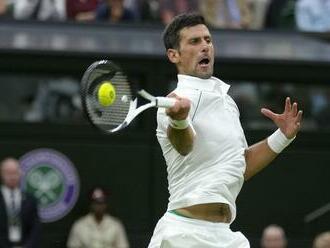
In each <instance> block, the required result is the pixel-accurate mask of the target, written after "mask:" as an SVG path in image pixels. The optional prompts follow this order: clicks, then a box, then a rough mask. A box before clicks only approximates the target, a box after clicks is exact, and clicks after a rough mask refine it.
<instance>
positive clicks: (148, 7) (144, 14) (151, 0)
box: [139, 0, 160, 22]
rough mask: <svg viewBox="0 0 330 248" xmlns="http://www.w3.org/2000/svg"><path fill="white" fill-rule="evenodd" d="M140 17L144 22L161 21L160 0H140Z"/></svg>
mask: <svg viewBox="0 0 330 248" xmlns="http://www.w3.org/2000/svg"><path fill="white" fill-rule="evenodd" d="M139 18H140V20H141V21H143V22H160V10H159V1H157V0H140V1H139Z"/></svg>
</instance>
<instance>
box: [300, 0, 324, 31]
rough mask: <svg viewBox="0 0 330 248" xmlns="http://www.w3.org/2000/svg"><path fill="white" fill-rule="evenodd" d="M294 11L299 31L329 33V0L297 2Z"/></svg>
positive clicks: (302, 0) (301, 0)
mask: <svg viewBox="0 0 330 248" xmlns="http://www.w3.org/2000/svg"><path fill="white" fill-rule="evenodd" d="M295 11H296V23H297V26H298V29H299V30H303V31H311V32H326V31H330V0H298V1H297V3H296V8H295Z"/></svg>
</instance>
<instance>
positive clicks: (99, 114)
mask: <svg viewBox="0 0 330 248" xmlns="http://www.w3.org/2000/svg"><path fill="white" fill-rule="evenodd" d="M95 78H97V77H94V80H95ZM109 81H111V83H112V85H113V86H114V88H115V91H116V99H115V101H114V102H113V103H112V104H111V105H110V106H107V107H104V106H102V105H100V103H99V101H98V96H97V95H98V89H99V86H100V84H102V82H103V81H102V82H99V85H98V87H94V89H93V90H92V94H90V95H89V96H88V101H87V109H88V110H89V111H88V114H89V116H90V118H91V120H92V122H93V123H94V124H95V125H97V126H98V127H99V128H101V129H103V130H109V129H112V128H114V127H116V126H118V125H120V124H121V123H123V121H124V120H125V118H126V116H127V114H128V112H129V107H130V101H131V100H132V98H133V96H132V93H131V88H130V85H129V82H128V80H127V77H126V76H125V75H123V74H122V73H121V72H120V71H117V72H116V73H115V75H114V76H113V77H112V78H110V79H109ZM123 97H124V100H123Z"/></svg>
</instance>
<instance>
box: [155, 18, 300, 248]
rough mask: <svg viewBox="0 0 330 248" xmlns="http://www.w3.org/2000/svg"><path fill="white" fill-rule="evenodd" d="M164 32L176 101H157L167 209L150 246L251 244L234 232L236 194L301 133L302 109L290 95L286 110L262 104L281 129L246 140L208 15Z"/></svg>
mask: <svg viewBox="0 0 330 248" xmlns="http://www.w3.org/2000/svg"><path fill="white" fill-rule="evenodd" d="M163 39H164V43H165V47H166V49H167V56H168V59H169V60H170V62H172V63H174V64H175V65H176V67H177V70H178V84H177V88H176V89H175V90H174V92H172V93H171V94H170V95H169V96H170V97H175V98H176V99H177V103H176V104H175V106H174V107H172V108H170V109H167V110H164V109H159V110H158V114H157V121H158V127H157V138H158V141H159V143H160V145H161V148H162V151H163V154H164V157H165V160H166V163H167V171H168V183H169V192H170V198H169V204H168V211H167V212H166V213H165V215H164V216H163V217H162V218H161V219H160V220H159V222H158V224H157V226H156V228H155V231H154V234H153V237H152V239H151V241H150V244H149V248H159V247H162V248H165V247H167V248H206V247H210V248H211V247H213V248H220V247H223V248H246V247H250V245H249V241H248V240H247V239H246V238H245V237H244V235H243V234H242V233H240V232H233V231H231V229H230V223H232V222H233V220H234V219H235V216H236V206H235V200H236V197H237V195H238V193H239V191H240V189H241V187H242V184H243V182H244V180H247V179H249V178H251V177H252V176H254V175H255V174H256V173H257V172H259V171H260V170H262V169H263V168H264V167H265V166H267V165H268V164H269V163H270V162H271V161H272V160H273V159H274V158H275V157H276V156H277V155H278V154H279V153H280V152H281V151H282V150H283V149H284V148H285V147H286V146H287V145H288V144H289V143H290V142H291V141H292V140H293V139H294V137H295V136H296V134H297V132H298V131H299V128H300V122H301V119H302V111H298V110H297V103H293V104H291V102H290V99H289V98H287V99H286V102H285V109H284V112H283V113H282V114H276V113H273V112H272V111H270V110H269V109H262V110H261V112H262V113H263V114H264V115H265V116H267V117H268V118H270V119H271V120H272V121H273V122H274V123H275V124H276V125H277V126H278V130H277V131H276V132H274V133H273V134H272V135H271V136H270V137H268V138H267V139H265V140H263V141H260V142H259V143H257V144H254V145H252V146H248V145H247V143H246V139H245V136H244V132H243V130H242V127H241V124H240V120H239V111H238V109H237V106H236V104H235V102H234V101H233V100H232V98H231V97H230V96H229V95H228V94H227V92H228V89H229V85H228V84H226V83H224V82H222V81H221V80H219V79H218V78H215V77H213V76H212V74H213V63H214V48H213V44H212V37H211V34H210V32H209V30H208V28H207V26H206V25H205V22H204V19H203V17H202V16H200V15H198V14H182V15H179V16H177V17H176V18H174V19H173V21H172V22H171V23H170V24H169V25H168V26H167V27H166V29H165V31H164V34H163Z"/></svg>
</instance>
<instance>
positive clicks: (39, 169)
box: [20, 149, 79, 223]
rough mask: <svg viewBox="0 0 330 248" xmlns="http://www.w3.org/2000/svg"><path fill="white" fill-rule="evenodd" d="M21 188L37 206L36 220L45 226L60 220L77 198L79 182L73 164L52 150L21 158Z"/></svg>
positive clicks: (35, 152) (30, 153) (44, 150)
mask: <svg viewBox="0 0 330 248" xmlns="http://www.w3.org/2000/svg"><path fill="white" fill-rule="evenodd" d="M20 164H21V168H22V171H23V177H22V188H23V190H25V191H27V192H29V193H30V194H33V195H34V196H35V197H36V198H37V199H38V202H39V216H40V218H41V221H42V222H44V223H48V222H54V221H57V220H59V219H61V218H63V217H64V216H65V215H66V214H68V213H69V212H70V210H71V209H72V208H73V206H74V205H75V203H76V201H77V198H78V195H79V178H78V174H77V171H76V169H75V167H74V165H73V164H72V162H71V161H70V160H69V159H68V158H67V157H66V156H65V155H64V154H62V153H60V152H58V151H55V150H52V149H36V150H32V151H30V152H28V153H26V154H25V155H23V156H22V157H21V158H20Z"/></svg>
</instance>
